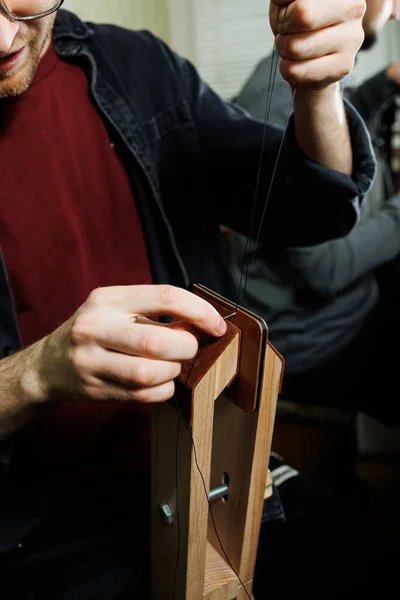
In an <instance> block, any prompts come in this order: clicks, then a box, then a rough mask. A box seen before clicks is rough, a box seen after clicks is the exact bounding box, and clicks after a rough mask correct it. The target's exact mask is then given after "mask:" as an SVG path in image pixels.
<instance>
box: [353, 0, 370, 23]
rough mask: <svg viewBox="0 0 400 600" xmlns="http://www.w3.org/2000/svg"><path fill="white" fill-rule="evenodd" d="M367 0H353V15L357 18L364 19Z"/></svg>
mask: <svg viewBox="0 0 400 600" xmlns="http://www.w3.org/2000/svg"><path fill="white" fill-rule="evenodd" d="M366 7H367V6H366V2H365V0H353V10H352V12H353V17H354V18H355V19H362V17H363V16H364V13H365V10H366Z"/></svg>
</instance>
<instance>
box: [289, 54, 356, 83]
mask: <svg viewBox="0 0 400 600" xmlns="http://www.w3.org/2000/svg"><path fill="white" fill-rule="evenodd" d="M342 59H343V56H342V54H340V53H339V54H329V55H327V56H324V57H322V58H318V59H311V60H302V61H293V60H290V61H289V60H286V59H282V60H281V64H280V70H281V73H282V76H283V78H284V79H286V81H288V82H289V83H290V84H291V85H296V86H297V87H299V88H303V89H307V87H309V88H313V89H318V88H323V87H325V86H327V85H329V84H330V83H333V82H336V81H340V80H341V79H343V77H344V76H345V75H347V73H349V71H350V70H351V67H349V65H347V64H346V62H345V61H344V60H342ZM346 67H349V68H346Z"/></svg>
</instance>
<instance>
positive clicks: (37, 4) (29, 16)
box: [0, 0, 64, 21]
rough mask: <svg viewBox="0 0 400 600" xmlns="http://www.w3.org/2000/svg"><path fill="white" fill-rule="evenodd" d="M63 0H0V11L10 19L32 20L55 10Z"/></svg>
mask: <svg viewBox="0 0 400 600" xmlns="http://www.w3.org/2000/svg"><path fill="white" fill-rule="evenodd" d="M63 2H64V0H58V2H56V0H0V12H1V13H3V15H4V16H5V17H7V19H10V21H32V20H33V19H40V18H41V17H46V16H47V15H50V14H51V13H53V12H55V11H56V10H58V9H59V8H60V6H61V5H62V4H63Z"/></svg>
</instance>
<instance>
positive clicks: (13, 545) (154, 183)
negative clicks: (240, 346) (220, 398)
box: [0, 0, 375, 600]
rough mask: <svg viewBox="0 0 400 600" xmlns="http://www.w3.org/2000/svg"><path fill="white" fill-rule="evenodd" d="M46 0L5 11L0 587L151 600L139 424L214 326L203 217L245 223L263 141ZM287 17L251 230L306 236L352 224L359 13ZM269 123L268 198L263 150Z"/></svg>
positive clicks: (115, 31) (158, 50)
mask: <svg viewBox="0 0 400 600" xmlns="http://www.w3.org/2000/svg"><path fill="white" fill-rule="evenodd" d="M285 2H287V0H285ZM61 4H62V2H56V3H53V2H48V1H44V0H37V1H36V2H34V1H32V0H31V1H29V2H23V1H21V0H18V2H13V1H12V0H6V1H5V0H2V1H1V2H0V6H1V14H0V95H1V96H2V101H1V105H0V111H1V112H0V114H1V118H2V126H1V134H0V144H1V154H0V156H1V161H2V169H1V173H2V203H1V218H0V227H1V243H2V256H3V263H2V269H3V270H2V279H1V285H2V288H1V292H0V297H1V302H0V310H1V321H0V323H1V348H2V352H3V356H4V359H3V360H2V361H1V362H0V381H1V392H2V393H1V398H0V432H1V438H2V440H3V445H2V454H1V462H0V473H1V483H0V485H1V494H0V502H1V510H0V516H1V519H2V522H1V526H0V549H1V551H2V553H3V559H2V574H3V576H4V577H7V578H8V580H9V581H8V584H7V583H3V584H2V586H0V587H1V589H7V594H8V595H7V600H14V598H19V597H23V598H28V597H29V598H40V600H43V599H44V598H51V600H59V599H61V598H62V599H72V598H73V599H74V600H78V599H80V598H107V600H112V599H114V598H132V597H135V598H136V597H137V598H148V597H149V581H148V539H149V535H148V528H147V526H148V524H147V511H146V507H147V502H148V486H147V483H148V475H149V412H150V408H151V405H152V404H153V403H155V402H163V401H166V400H168V399H170V398H171V397H172V395H173V393H174V379H175V378H176V377H177V375H178V374H179V372H180V368H181V362H182V361H183V360H185V359H189V358H192V357H194V356H195V354H196V351H197V347H198V344H197V340H196V336H195V335H194V334H193V331H194V330H195V329H196V330H201V331H203V332H206V333H207V334H210V335H212V336H221V335H223V334H224V332H225V330H226V324H225V322H224V321H223V320H222V318H221V317H220V315H218V313H217V312H216V311H215V309H214V308H213V307H212V306H210V305H209V304H208V303H207V302H204V301H202V300H201V299H200V298H198V297H195V296H194V295H192V294H191V293H190V292H189V291H187V289H186V288H187V287H188V284H189V283H190V282H192V281H197V282H200V283H203V284H206V285H208V286H209V287H212V288H213V289H215V290H217V291H219V292H220V293H222V294H224V295H225V296H230V297H234V294H235V291H236V290H235V287H234V285H233V283H232V281H231V277H230V273H229V270H228V263H227V260H226V256H225V253H224V245H223V243H222V241H221V239H220V237H219V226H220V224H221V223H223V224H225V225H226V226H228V227H230V228H238V229H239V230H241V231H243V229H244V228H246V224H247V223H248V222H249V220H250V214H251V198H252V190H253V187H254V182H255V180H256V176H257V158H258V156H259V153H260V145H261V140H262V138H263V131H264V130H263V127H262V125H261V124H260V123H257V122H256V121H254V120H252V119H249V118H248V116H247V115H246V114H244V113H243V111H241V110H240V109H237V108H235V107H233V106H232V105H230V104H228V103H225V102H223V101H222V100H221V99H220V98H218V97H217V96H216V95H215V94H214V93H213V92H212V91H211V90H210V89H209V88H208V87H207V86H206V85H205V83H204V82H202V81H201V80H200V78H199V77H198V75H197V73H196V71H195V69H194V68H193V66H191V65H190V64H189V63H188V62H187V61H185V60H183V59H182V58H180V57H178V56H176V55H175V54H174V53H173V52H171V51H170V50H169V49H168V48H167V47H166V46H165V45H164V44H163V43H162V42H161V41H159V40H158V39H156V38H154V37H153V36H152V35H151V34H149V33H137V32H129V31H126V30H123V29H120V28H117V27H112V26H106V25H94V24H90V25H88V24H85V23H82V22H80V21H79V19H78V18H77V17H75V16H74V15H73V14H70V13H68V12H65V11H59V13H58V15H57V16H56V12H57V10H58V9H59V8H60V6H61ZM304 4H306V5H307V7H308V13H307V14H306V13H305V11H304V10H303V8H304ZM284 5H285V3H284V2H283V0H275V1H274V2H272V3H271V11H270V12H271V16H270V19H271V27H272V28H273V30H274V31H277V30H278V29H279V31H280V32H281V33H282V32H283V33H284V34H285V35H284V43H283V44H282V45H281V54H282V70H283V73H284V74H285V76H286V77H287V79H288V81H290V82H292V83H293V81H296V83H297V85H298V94H297V97H296V103H295V118H294V120H293V123H292V125H291V131H290V133H289V135H288V137H287V142H286V145H285V148H284V152H285V156H286V163H285V167H284V168H282V169H281V170H278V172H277V174H276V178H275V182H276V186H277V188H279V192H277V193H276V194H274V195H273V197H272V198H271V200H270V203H269V207H268V211H267V219H266V221H265V227H264V230H263V234H262V235H263V236H265V237H267V238H270V237H271V236H274V237H276V239H281V236H284V238H285V239H286V241H287V243H296V244H302V243H310V242H322V241H323V240H325V239H328V238H331V237H332V236H335V235H337V233H338V232H339V231H342V230H343V229H344V230H346V231H347V230H349V229H350V228H351V227H352V226H353V224H354V223H355V221H356V220H357V217H358V213H359V209H360V203H361V201H362V199H363V196H364V195H365V193H366V192H367V191H368V189H369V187H370V185H371V180H372V177H373V174H374V168H375V161H374V159H373V156H372V154H371V149H370V143H369V138H368V135H367V133H366V131H365V128H364V126H363V124H362V122H361V120H360V119H359V117H358V115H357V114H356V113H355V111H354V110H353V109H352V107H351V106H350V105H349V104H347V105H346V106H345V105H344V104H343V102H342V98H341V92H340V84H339V83H338V82H339V80H340V78H341V77H342V76H343V70H346V71H350V70H351V68H352V64H353V61H354V55H355V53H356V52H357V50H358V48H359V46H360V44H361V42H362V37H363V33H362V26H361V20H362V15H363V11H364V8H365V7H364V3H363V2H362V1H360V0H346V2H341V3H339V4H338V3H336V5H335V6H333V5H332V3H331V2H328V1H326V2H321V0H313V1H312V2H310V0H307V2H306V3H305V2H304V0H294V1H292V2H289V3H288V4H287V7H284ZM328 24H329V25H330V27H329V28H326V26H327V25H328ZM299 36H301V37H304V38H307V40H308V43H307V48H306V49H303V50H301V49H298V50H293V49H292V48H291V41H293V42H296V40H297V38H298V37H299ZM327 54H329V60H328V63H329V64H326V63H327V61H326V55H327ZM327 112H328V113H329V114H330V119H329V122H326V119H325V118H324V115H325V114H326V113H327ZM310 127H311V129H312V134H310V132H309V128H310ZM266 133H267V136H266V138H267V139H266V149H267V152H266V156H265V161H264V164H263V169H262V170H263V172H262V173H261V177H260V180H261V185H262V188H263V189H266V188H267V186H268V184H269V174H270V172H271V171H272V165H273V163H274V157H276V155H277V153H278V148H279V145H280V132H279V131H278V130H276V129H275V128H272V127H270V128H268V130H267V132H266ZM311 181H313V182H314V186H315V190H316V191H315V194H314V195H311V194H308V197H307V202H306V203H304V204H303V203H302V202H301V201H300V200H299V198H300V196H297V194H298V193H300V192H301V191H303V194H304V189H306V188H308V185H309V183H310V182H311ZM294 190H296V194H295V193H294ZM321 193H322V194H323V195H322V200H321ZM300 205H301V206H300ZM311 217H312V218H311ZM312 220H313V221H314V222H315V223H316V225H315V226H314V225H311V221H312ZM161 284H162V285H161ZM164 317H168V318H164ZM171 317H172V318H173V321H172V323H171V322H170V318H171ZM10 582H11V583H10ZM19 594H20V595H19Z"/></svg>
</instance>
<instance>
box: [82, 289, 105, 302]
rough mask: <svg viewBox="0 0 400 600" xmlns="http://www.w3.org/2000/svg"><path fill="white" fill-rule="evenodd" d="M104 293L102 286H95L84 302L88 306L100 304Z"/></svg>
mask: <svg viewBox="0 0 400 600" xmlns="http://www.w3.org/2000/svg"><path fill="white" fill-rule="evenodd" d="M105 295H106V292H105V289H104V288H101V287H99V288H96V289H95V290H92V291H91V292H90V294H89V296H88V298H87V300H86V304H88V305H89V306H101V305H102V304H103V303H104V297H105Z"/></svg>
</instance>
